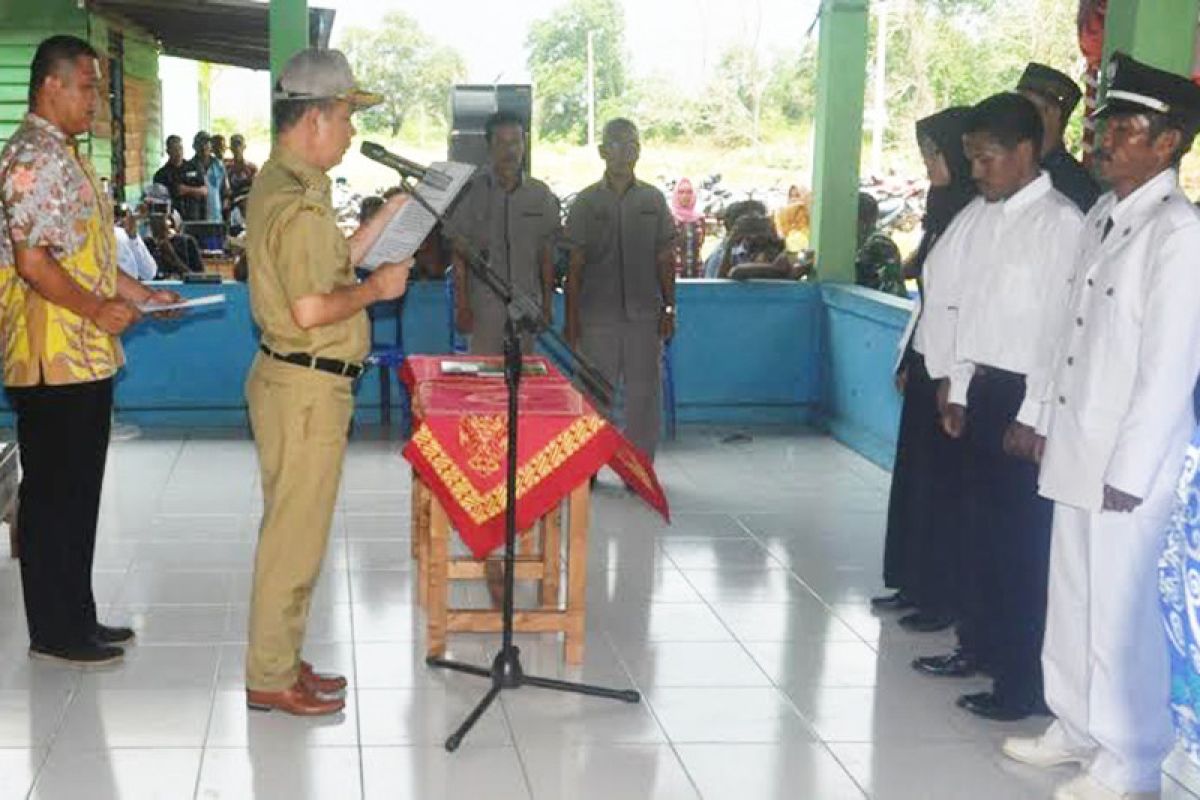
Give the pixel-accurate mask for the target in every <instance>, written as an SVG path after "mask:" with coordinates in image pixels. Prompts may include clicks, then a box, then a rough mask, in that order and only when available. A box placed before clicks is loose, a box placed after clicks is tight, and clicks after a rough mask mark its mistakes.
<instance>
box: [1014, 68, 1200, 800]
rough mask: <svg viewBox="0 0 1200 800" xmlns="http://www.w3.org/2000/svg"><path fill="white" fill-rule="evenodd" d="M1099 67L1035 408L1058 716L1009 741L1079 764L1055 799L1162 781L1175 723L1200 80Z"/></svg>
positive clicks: (1198, 221) (1043, 756)
mask: <svg viewBox="0 0 1200 800" xmlns="http://www.w3.org/2000/svg"><path fill="white" fill-rule="evenodd" d="M1110 69H1111V70H1112V72H1111V73H1110V77H1109V81H1110V83H1109V89H1108V94H1107V99H1106V101H1105V105H1104V106H1103V107H1102V108H1101V109H1100V110H1099V111H1098V112H1097V115H1098V116H1099V117H1101V118H1103V119H1104V120H1105V126H1104V133H1103V136H1102V137H1101V139H1100V152H1099V154H1098V158H1097V161H1098V162H1099V165H1100V172H1101V175H1102V176H1103V178H1104V180H1105V182H1106V183H1108V184H1109V185H1110V186H1112V191H1111V192H1109V193H1108V194H1106V195H1105V196H1104V197H1102V198H1101V199H1100V201H1099V202H1098V203H1097V204H1096V206H1095V208H1094V209H1092V213H1091V214H1090V215H1089V216H1088V218H1087V220H1086V221H1085V223H1084V236H1083V240H1082V242H1081V244H1080V247H1079V250H1078V253H1077V257H1076V259H1075V264H1074V272H1073V275H1072V280H1071V288H1070V296H1069V299H1068V303H1067V307H1066V313H1065V314H1064V324H1063V325H1062V327H1061V329H1060V330H1059V332H1058V336H1056V337H1055V341H1056V343H1057V344H1058V354H1057V358H1056V363H1055V371H1054V379H1053V383H1052V384H1051V387H1050V392H1049V399H1050V402H1049V404H1048V410H1047V413H1046V414H1045V415H1044V416H1043V420H1042V423H1041V424H1040V425H1039V428H1040V432H1041V433H1043V434H1044V435H1045V437H1046V438H1045V440H1044V441H1043V442H1042V443H1041V445H1040V447H1044V454H1043V456H1042V472H1041V481H1040V487H1041V492H1042V494H1043V495H1044V496H1045V497H1047V498H1050V499H1051V500H1053V501H1054V537H1053V549H1052V552H1051V557H1050V586H1049V608H1048V614H1047V620H1046V643H1045V647H1044V649H1043V651H1042V664H1043V668H1044V669H1045V674H1046V702H1047V704H1048V705H1049V706H1050V710H1051V711H1053V712H1054V715H1055V716H1056V717H1057V720H1056V721H1055V722H1054V723H1053V724H1051V725H1050V727H1049V728H1048V729H1047V730H1046V731H1045V733H1043V734H1042V735H1041V736H1039V737H1035V738H1014V739H1009V740H1008V741H1006V742H1005V744H1004V752H1005V753H1006V754H1007V755H1009V756H1010V757H1011V758H1014V759H1016V760H1018V761H1023V762H1025V763H1028V764H1033V765H1035V766H1042V767H1049V766H1053V765H1056V764H1066V763H1079V764H1082V765H1084V771H1083V772H1082V773H1081V774H1080V775H1079V776H1078V777H1077V778H1075V779H1074V780H1072V781H1069V782H1068V783H1066V784H1064V785H1062V786H1060V787H1059V788H1058V790H1057V791H1056V792H1055V794H1054V798H1055V800H1119V799H1121V798H1125V799H1127V800H1132V799H1133V798H1153V797H1158V790H1159V787H1160V785H1161V780H1162V777H1161V769H1162V762H1163V758H1164V757H1165V756H1166V755H1167V753H1168V752H1169V751H1170V749H1171V745H1172V741H1173V739H1174V736H1173V729H1172V725H1171V716H1170V680H1171V672H1170V662H1169V657H1168V651H1167V642H1166V638H1165V637H1166V635H1165V633H1164V631H1163V627H1162V625H1163V623H1162V619H1161V617H1160V614H1159V605H1158V558H1159V554H1160V553H1161V552H1162V540H1163V534H1164V532H1165V530H1166V526H1167V521H1168V520H1169V518H1170V515H1171V511H1172V506H1173V501H1174V498H1175V484H1176V477H1177V476H1178V475H1179V472H1180V469H1181V468H1182V465H1183V458H1184V454H1185V451H1186V449H1187V445H1188V441H1189V439H1190V438H1191V433H1192V430H1193V427H1194V425H1195V419H1194V415H1193V406H1192V389H1193V387H1194V386H1195V384H1196V377H1197V375H1198V374H1200V314H1197V313H1196V309H1197V308H1200V268H1198V265H1197V262H1196V257H1197V253H1200V212H1198V211H1197V210H1196V208H1195V206H1193V205H1192V204H1191V202H1189V200H1188V198H1187V197H1186V196H1185V195H1184V193H1183V191H1182V190H1181V189H1180V187H1179V173H1178V168H1179V163H1180V161H1181V160H1182V159H1183V156H1184V155H1185V154H1186V153H1187V152H1188V151H1189V150H1190V149H1191V146H1192V141H1193V139H1194V137H1195V134H1196V131H1197V128H1198V127H1200V88H1198V87H1197V86H1196V85H1195V84H1193V83H1192V82H1191V81H1189V80H1188V79H1187V78H1183V77H1180V76H1178V75H1173V74H1171V73H1169V72H1164V71H1162V70H1158V69H1154V68H1152V67H1150V66H1147V65H1145V64H1141V63H1139V62H1137V61H1134V60H1133V59H1132V58H1129V57H1128V56H1125V55H1122V54H1120V53H1118V54H1116V55H1114V56H1113V59H1112V63H1111V65H1110Z"/></svg>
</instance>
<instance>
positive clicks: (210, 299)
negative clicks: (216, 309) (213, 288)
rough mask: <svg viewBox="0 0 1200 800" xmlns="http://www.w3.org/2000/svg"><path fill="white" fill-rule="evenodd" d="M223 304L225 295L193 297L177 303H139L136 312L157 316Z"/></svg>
mask: <svg viewBox="0 0 1200 800" xmlns="http://www.w3.org/2000/svg"><path fill="white" fill-rule="evenodd" d="M224 303H225V295H223V294H206V295H204V296H203V297H194V298H192V299H191V300H183V301H180V302H178V303H141V304H139V305H138V311H141V312H142V313H143V314H157V313H159V312H162V311H187V310H191V309H194V308H203V307H205V306H219V305H223V304H224Z"/></svg>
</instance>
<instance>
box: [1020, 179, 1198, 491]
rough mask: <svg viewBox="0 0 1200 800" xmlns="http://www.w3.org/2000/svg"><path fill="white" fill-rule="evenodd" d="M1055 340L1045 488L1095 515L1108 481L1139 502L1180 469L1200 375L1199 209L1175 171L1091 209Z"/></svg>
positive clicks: (1044, 423) (1045, 423)
mask: <svg viewBox="0 0 1200 800" xmlns="http://www.w3.org/2000/svg"><path fill="white" fill-rule="evenodd" d="M1109 219H1111V220H1112V223H1113V224H1112V226H1111V230H1110V232H1109V233H1108V235H1107V236H1105V233H1104V231H1105V227H1106V224H1107V222H1108V220H1109ZM1056 339H1057V354H1056V358H1055V367H1054V373H1053V380H1052V383H1051V385H1050V387H1049V400H1050V402H1049V403H1047V405H1046V408H1045V410H1044V413H1043V416H1042V420H1041V423H1040V424H1039V429H1040V430H1041V432H1043V433H1045V434H1046V436H1047V440H1046V450H1045V454H1044V456H1043V459H1042V470H1041V478H1040V490H1041V493H1042V494H1043V495H1044V496H1046V497H1048V498H1050V499H1052V500H1055V501H1057V502H1061V503H1064V504H1067V505H1071V506H1075V507H1078V508H1082V509H1086V510H1089V511H1093V512H1098V511H1100V509H1101V507H1102V502H1103V495H1104V486H1105V485H1109V486H1112V487H1113V488H1115V489H1118V490H1120V491H1122V492H1125V493H1126V494H1130V495H1133V496H1134V497H1139V498H1142V499H1145V498H1146V497H1147V495H1148V494H1149V493H1150V490H1151V488H1152V487H1153V486H1154V484H1155V479H1156V478H1157V477H1158V476H1159V474H1160V473H1161V471H1162V470H1164V469H1166V470H1169V471H1171V474H1173V473H1174V471H1177V470H1178V469H1179V468H1180V466H1181V464H1182V459H1183V455H1184V451H1185V449H1186V447H1187V444H1188V441H1189V439H1190V437H1191V433H1192V429H1193V427H1194V424H1195V420H1194V418H1193V417H1194V412H1193V406H1192V391H1193V388H1194V386H1195V383H1196V378H1197V375H1198V374H1200V211H1197V209H1196V207H1195V206H1193V205H1192V204H1191V202H1190V201H1189V200H1188V199H1187V197H1186V196H1185V195H1184V194H1183V192H1182V190H1181V189H1180V188H1179V176H1178V174H1177V173H1176V172H1175V170H1173V169H1168V170H1165V171H1164V172H1162V173H1160V174H1159V175H1157V176H1156V177H1154V178H1153V179H1151V180H1150V181H1148V182H1147V183H1145V184H1144V185H1142V186H1141V187H1140V188H1139V189H1137V190H1136V191H1135V192H1133V193H1132V194H1130V195H1129V196H1128V197H1126V198H1125V199H1124V200H1121V201H1118V200H1117V197H1116V195H1114V194H1113V193H1111V192H1110V193H1108V194H1106V195H1104V197H1102V198H1101V199H1100V200H1099V202H1097V204H1096V205H1095V207H1094V208H1093V209H1092V211H1091V213H1090V214H1089V215H1088V217H1087V220H1086V221H1085V227H1084V237H1083V239H1082V242H1081V244H1080V248H1079V252H1078V254H1077V258H1076V260H1075V268H1074V270H1073V272H1072V274H1071V278H1070V290H1069V297H1068V313H1067V315H1066V318H1065V319H1064V321H1063V325H1062V327H1061V328H1060V329H1059V335H1058V336H1057V337H1056Z"/></svg>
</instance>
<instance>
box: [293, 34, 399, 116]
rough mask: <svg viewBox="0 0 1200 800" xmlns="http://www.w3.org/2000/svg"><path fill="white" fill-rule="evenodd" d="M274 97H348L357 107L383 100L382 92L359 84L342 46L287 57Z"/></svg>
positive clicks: (364, 106) (303, 98) (367, 106)
mask: <svg viewBox="0 0 1200 800" xmlns="http://www.w3.org/2000/svg"><path fill="white" fill-rule="evenodd" d="M271 97H272V98H273V99H275V100H345V101H347V102H349V103H350V104H351V105H352V106H354V107H355V108H369V107H370V106H373V105H378V104H379V103H381V102H383V97H382V96H381V95H378V94H375V93H373V92H368V91H365V90H363V89H360V88H359V87H358V84H357V81H355V80H354V73H353V72H352V71H351V70H350V62H349V61H347V60H346V56H345V54H344V53H342V51H340V50H319V49H316V48H309V49H307V50H301V51H300V52H299V53H296V55H294V56H292V57H291V58H290V59H288V62H287V64H286V65H285V66H284V68H283V72H282V73H280V75H279V80H278V81H276V83H275V91H274V92H273V93H272V95H271Z"/></svg>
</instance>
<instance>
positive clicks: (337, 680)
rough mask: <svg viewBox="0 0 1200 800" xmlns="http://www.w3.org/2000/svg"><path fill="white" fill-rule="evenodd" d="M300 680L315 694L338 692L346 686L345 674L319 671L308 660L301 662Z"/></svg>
mask: <svg viewBox="0 0 1200 800" xmlns="http://www.w3.org/2000/svg"><path fill="white" fill-rule="evenodd" d="M300 682H301V683H303V684H304V688H305V689H308V690H309V691H310V692H312V693H313V694H337V693H338V692H341V691H344V690H345V688H346V678H345V677H344V676H342V675H335V674H333V673H326V672H317V671H315V670H314V669H313V665H312V664H310V663H308V662H307V661H301V662H300Z"/></svg>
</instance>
